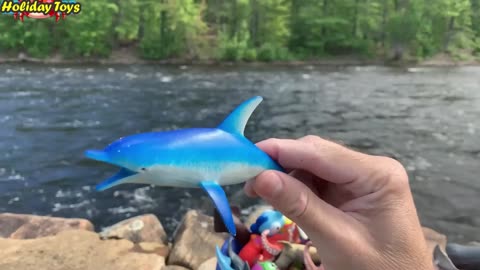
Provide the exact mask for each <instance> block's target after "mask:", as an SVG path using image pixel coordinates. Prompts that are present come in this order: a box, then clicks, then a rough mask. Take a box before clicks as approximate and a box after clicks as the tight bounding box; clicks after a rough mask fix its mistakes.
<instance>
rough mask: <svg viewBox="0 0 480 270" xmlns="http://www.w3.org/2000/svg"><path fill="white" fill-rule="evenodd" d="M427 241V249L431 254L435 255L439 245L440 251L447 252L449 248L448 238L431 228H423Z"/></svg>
mask: <svg viewBox="0 0 480 270" xmlns="http://www.w3.org/2000/svg"><path fill="white" fill-rule="evenodd" d="M422 229H423V234H424V235H425V240H427V247H428V250H429V251H430V254H433V251H434V250H435V247H436V246H437V245H438V246H439V247H440V249H441V250H442V251H443V252H445V248H446V246H447V237H446V236H445V235H444V234H441V233H438V232H436V231H434V230H432V229H430V228H427V227H422Z"/></svg>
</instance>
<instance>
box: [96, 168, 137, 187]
mask: <svg viewBox="0 0 480 270" xmlns="http://www.w3.org/2000/svg"><path fill="white" fill-rule="evenodd" d="M137 174H138V173H137V172H134V171H130V170H129V169H126V168H122V169H120V171H119V172H118V173H116V174H115V175H113V176H112V177H110V178H108V179H107V180H105V181H103V182H101V183H100V184H98V185H97V186H96V187H95V189H96V190H98V191H104V190H106V189H109V188H111V187H113V186H116V185H120V184H124V183H129V181H128V180H129V178H131V177H132V176H134V175H137Z"/></svg>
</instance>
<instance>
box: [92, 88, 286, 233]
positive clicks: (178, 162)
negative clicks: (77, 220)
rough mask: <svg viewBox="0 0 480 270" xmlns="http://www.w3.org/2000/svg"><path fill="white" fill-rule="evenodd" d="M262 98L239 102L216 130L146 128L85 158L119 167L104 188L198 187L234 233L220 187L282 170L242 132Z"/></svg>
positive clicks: (99, 188)
mask: <svg viewBox="0 0 480 270" xmlns="http://www.w3.org/2000/svg"><path fill="white" fill-rule="evenodd" d="M261 101H262V97H254V98H251V99H249V100H247V101H245V102H243V103H242V104H240V105H239V106H238V107H237V108H236V109H235V110H234V111H233V112H232V113H231V114H230V115H229V116H228V117H227V118H226V119H225V120H224V121H223V122H222V123H221V124H220V125H219V126H218V127H217V128H191V129H181V130H173V131H165V132H150V133H143V134H137V135H132V136H128V137H124V138H121V139H119V140H117V141H115V142H113V143H111V144H110V145H108V146H107V147H106V148H105V149H104V150H88V151H86V152H85V155H86V156H87V157H88V158H91V159H94V160H97V161H102V162H106V163H109V164H113V165H116V166H118V167H120V168H121V169H120V171H119V172H118V173H117V174H115V175H113V176H112V177H110V178H109V179H107V180H105V181H104V182H102V183H100V184H99V185H98V186H97V190H105V189H108V188H111V187H113V186H116V185H119V184H124V183H137V184H152V185H157V186H169V187H183V188H194V187H202V188H203V189H204V190H205V191H206V192H207V193H208V195H209V196H210V198H211V199H212V200H213V203H214V204H215V206H216V208H217V209H218V212H219V213H220V215H221V217H222V220H223V222H224V223H225V226H226V227H227V229H228V231H229V232H230V234H231V235H236V231H235V225H234V222H233V217H232V213H231V210H230V206H229V203H228V200H227V197H226V195H225V192H224V191H223V189H222V188H221V186H223V185H233V184H239V183H242V182H245V181H246V180H248V179H250V178H253V177H255V176H256V175H258V174H259V173H261V172H262V171H264V170H279V171H282V168H281V167H280V166H279V165H278V164H277V163H276V162H275V161H273V160H272V159H271V158H270V157H269V156H268V155H267V154H266V153H265V152H263V151H262V150H261V149H259V148H258V147H256V146H255V144H253V143H252V142H250V141H249V140H248V139H247V138H245V136H244V135H243V132H244V129H245V125H246V124H247V121H248V119H249V118H250V116H251V114H252V113H253V111H254V110H255V108H256V107H257V106H258V105H259V104H260V102H261Z"/></svg>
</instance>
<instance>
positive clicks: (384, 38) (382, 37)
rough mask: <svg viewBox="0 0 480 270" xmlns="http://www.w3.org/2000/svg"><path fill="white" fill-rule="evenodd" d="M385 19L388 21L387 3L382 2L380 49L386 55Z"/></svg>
mask: <svg viewBox="0 0 480 270" xmlns="http://www.w3.org/2000/svg"><path fill="white" fill-rule="evenodd" d="M387 19H388V5H387V1H383V14H382V34H381V39H382V48H383V53H384V54H385V55H386V46H387Z"/></svg>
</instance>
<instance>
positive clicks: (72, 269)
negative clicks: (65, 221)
mask: <svg viewBox="0 0 480 270" xmlns="http://www.w3.org/2000/svg"><path fill="white" fill-rule="evenodd" d="M0 258H1V260H0V269H2V270H19V269H22V270H37V269H38V270H47V269H48V270H80V269H82V270H97V269H102V270H131V269H141V270H161V269H162V268H163V267H164V266H165V258H164V257H162V256H158V255H156V254H149V253H143V252H138V251H136V250H135V248H134V244H133V243H132V242H130V241H128V240H101V239H100V238H99V236H98V235H97V234H96V233H93V232H88V231H83V230H70V231H63V232H60V233H58V234H57V235H55V236H49V237H44V238H37V239H28V240H18V239H0Z"/></svg>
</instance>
